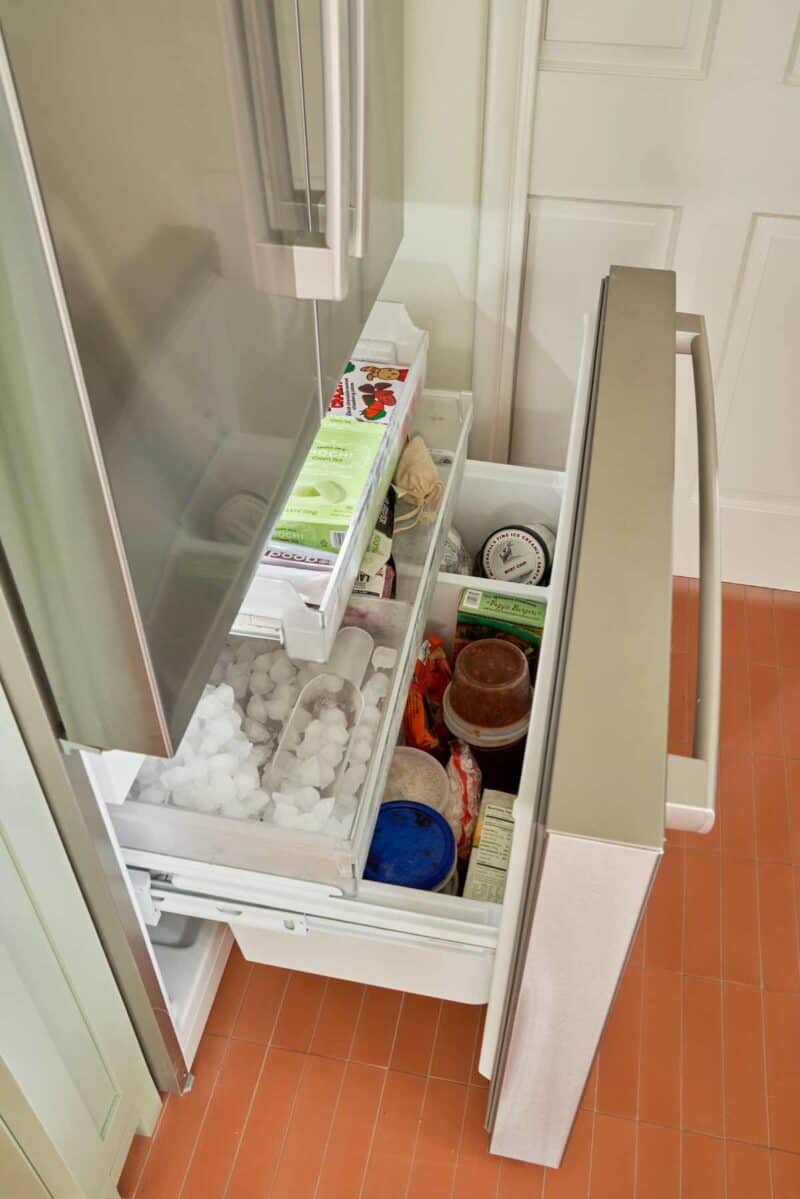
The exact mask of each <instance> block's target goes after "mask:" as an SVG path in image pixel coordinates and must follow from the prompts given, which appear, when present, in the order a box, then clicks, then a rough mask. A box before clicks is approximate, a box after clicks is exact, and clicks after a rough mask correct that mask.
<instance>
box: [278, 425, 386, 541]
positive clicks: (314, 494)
mask: <svg viewBox="0 0 800 1199" xmlns="http://www.w3.org/2000/svg"><path fill="white" fill-rule="evenodd" d="M384 433H385V427H384V426H381V425H377V426H376V425H370V424H365V423H363V422H361V421H356V420H351V419H350V418H349V417H346V416H335V415H328V416H326V417H324V418H323V420H322V423H321V425H320V427H319V430H318V432H317V435H316V437H315V438H314V442H313V444H312V446H311V449H310V450H309V452H308V456H307V458H306V460H305V462H304V463H303V466H302V468H301V470H300V474H299V475H298V476H297V480H296V482H295V485H294V487H293V489H292V493H291V495H290V496H289V499H288V501H287V503H286V507H285V508H284V510H283V512H282V513H281V516H280V518H279V520H278V523H277V524H276V525H275V528H274V529H273V531H272V541H273V542H276V541H277V542H283V543H289V544H293V545H302V546H305V547H307V548H309V549H319V550H329V551H330V550H332V551H334V552H337V551H338V550H339V549H341V546H342V544H343V543H344V539H345V537H346V536H347V532H348V529H349V528H350V525H351V523H352V520H353V517H354V515H355V512H356V509H357V508H358V505H359V503H360V501H361V496H362V493H363V491H364V489H365V487H366V485H367V480H368V479H369V476H370V473H371V471H372V468H373V465H374V463H375V460H376V458H377V457H378V454H379V453H380V449H381V442H382V441H383V437H384Z"/></svg>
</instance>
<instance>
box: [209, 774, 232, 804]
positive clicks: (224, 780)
mask: <svg viewBox="0 0 800 1199" xmlns="http://www.w3.org/2000/svg"><path fill="white" fill-rule="evenodd" d="M207 792H208V798H209V801H210V802H212V803H213V804H214V805H215V806H217V807H222V805H223V804H226V803H230V802H231V801H232V800H234V799H236V798H237V791H236V785H235V783H234V781H233V779H232V778H231V777H230V775H229V774H212V775H211V776H210V778H209V780H208V787H207Z"/></svg>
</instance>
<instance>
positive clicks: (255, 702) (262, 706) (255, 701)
mask: <svg viewBox="0 0 800 1199" xmlns="http://www.w3.org/2000/svg"><path fill="white" fill-rule="evenodd" d="M247 715H248V716H250V717H251V718H252V719H253V720H258V721H260V722H261V723H262V724H263V723H264V722H265V721H266V720H267V718H268V713H267V701H266V700H265V699H262V698H261V696H260V695H254V696H253V698H252V699H251V700H250V702H249V704H248V705H247Z"/></svg>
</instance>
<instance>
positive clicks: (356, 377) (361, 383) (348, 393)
mask: <svg viewBox="0 0 800 1199" xmlns="http://www.w3.org/2000/svg"><path fill="white" fill-rule="evenodd" d="M407 378H408V367H406V366H381V365H380V364H378V363H369V362H348V364H347V366H346V367H345V370H344V375H343V376H342V378H341V379H340V380H339V385H338V387H337V388H336V391H335V392H334V393H333V396H332V397H331V402H330V404H329V405H328V411H329V412H335V413H338V414H339V415H340V416H349V417H352V418H353V419H354V420H358V421H367V422H368V423H370V424H383V425H388V424H389V422H390V421H391V420H392V419H393V418H396V417H397V413H398V411H399V409H400V408H402V407H405V402H406V398H407V397H406V395H405V391H406V388H405V382H406V379H407Z"/></svg>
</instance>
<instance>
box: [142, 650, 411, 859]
mask: <svg viewBox="0 0 800 1199" xmlns="http://www.w3.org/2000/svg"><path fill="white" fill-rule="evenodd" d="M354 639H356V640H358V641H359V651H358V655H357V657H358V662H357V664H356V667H355V673H354V671H353V670H352V669H350V667H349V666H348V665H346V664H345V663H346V662H347V663H351V662H352V661H353V654H352V642H353V640H354ZM346 643H349V647H348V648H349V651H350V652H348V653H346V654H345V653H344V652H343V650H344V647H345V644H346ZM266 646H268V643H265V642H264V641H263V640H261V639H258V638H235V639H231V641H230V642H229V643H228V645H226V647H225V649H224V650H223V651H222V654H221V655H220V658H219V660H218V662H217V665H216V666H215V668H214V671H213V673H212V676H211V683H210V685H209V686H208V687H206V689H205V692H204V694H203V697H202V699H201V700H200V703H199V704H198V706H197V708H196V710H195V713H194V716H193V717H192V720H191V722H190V724H189V727H188V729H187V730H186V733H185V734H184V737H183V739H182V741H181V744H180V746H179V748H178V752H177V754H176V755H175V757H174V758H172V759H170V760H167V761H165V760H163V759H160V758H146V759H145V761H144V763H143V764H142V767H141V769H140V771H139V774H138V776H137V778H136V780H135V782H134V785H133V788H132V790H131V796H130V798H131V799H134V800H139V801H141V802H144V803H152V804H173V805H174V806H176V807H180V808H188V809H190V810H192V811H195V812H201V813H206V814H212V815H219V816H225V817H229V818H232V819H239V820H244V819H250V820H260V821H264V822H267V823H271V824H275V825H278V826H280V827H284V828H296V829H300V830H304V831H306V832H314V833H324V834H325V835H327V836H333V837H341V836H345V835H347V833H348V832H349V829H350V826H351V824H352V819H353V815H354V813H355V810H356V807H357V804H358V794H359V791H360V790H361V787H362V786H363V783H364V779H365V778H366V774H367V763H368V762H369V761H370V758H371V757H372V755H373V749H374V745H375V740H376V737H377V734H378V729H379V726H380V723H381V719H382V715H381V709H382V707H383V705H384V704H385V702H386V697H387V696H388V694H389V690H390V685H391V675H392V671H393V669H394V666H395V663H396V659H397V653H396V650H394V649H393V648H392V647H390V646H383V645H378V646H375V643H374V641H373V639H372V637H371V636H370V634H369V633H367V632H366V630H364V629H361V628H353V627H346V628H343V629H341V630H340V632H339V634H338V636H337V639H336V641H335V642H334V647H333V651H332V653H331V661H330V663H329V664H327V665H321V664H320V663H316V662H303V661H292V660H291V659H290V658H289V657H288V655H287V654H286V652H285V651H284V650H283V649H279V648H265V647H266ZM346 673H347V674H350V675H351V677H349V678H348V677H345V675H346ZM353 677H355V679H356V681H355V682H353V681H352V678H353Z"/></svg>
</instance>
